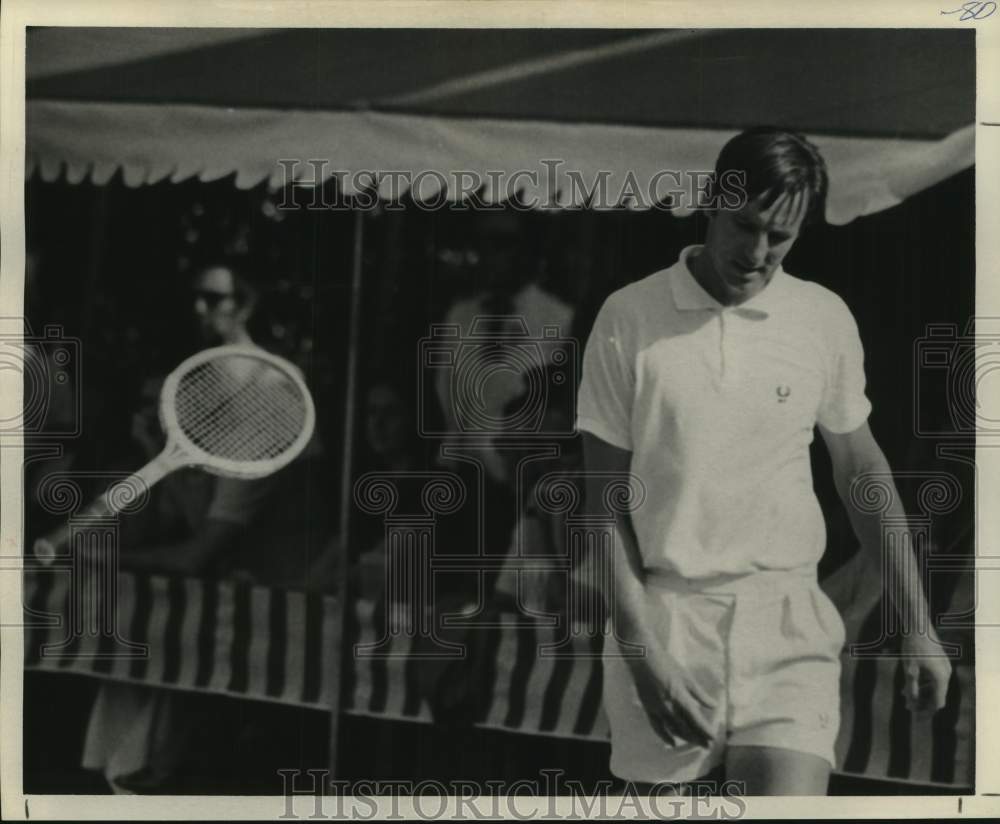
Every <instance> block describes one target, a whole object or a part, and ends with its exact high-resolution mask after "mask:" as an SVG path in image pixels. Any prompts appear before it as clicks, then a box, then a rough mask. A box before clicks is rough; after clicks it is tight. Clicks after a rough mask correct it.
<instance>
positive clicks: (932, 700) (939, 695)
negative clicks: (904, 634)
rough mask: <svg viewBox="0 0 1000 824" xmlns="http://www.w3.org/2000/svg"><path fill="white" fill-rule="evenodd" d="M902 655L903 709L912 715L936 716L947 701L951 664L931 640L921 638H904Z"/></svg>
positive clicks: (920, 636) (913, 636) (919, 636)
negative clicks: (926, 714) (904, 706)
mask: <svg viewBox="0 0 1000 824" xmlns="http://www.w3.org/2000/svg"><path fill="white" fill-rule="evenodd" d="M903 653H904V654H905V655H906V657H905V658H904V659H903V661H902V664H903V668H904V671H905V673H906V679H905V683H904V685H903V695H904V696H905V697H906V708H907V709H908V710H909V711H910V712H915V713H935V712H937V711H938V710H939V709H941V708H942V707H944V705H945V702H946V701H947V699H948V683H949V682H950V681H951V662H950V661H949V660H948V658H947V656H945V655H944V654H943V652H942V650H941V647H940V646H939V645H938V644H936V643H935V641H934V639H933V638H932V637H928V636H923V635H911V636H909V637H908V638H905V639H904V640H903Z"/></svg>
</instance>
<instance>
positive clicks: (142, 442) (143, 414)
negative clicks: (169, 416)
mask: <svg viewBox="0 0 1000 824" xmlns="http://www.w3.org/2000/svg"><path fill="white" fill-rule="evenodd" d="M162 388H163V377H162V376H155V377H150V378H146V379H145V380H144V381H143V383H142V389H141V390H140V393H139V401H138V406H137V408H136V411H135V412H134V413H133V415H132V431H131V434H132V440H133V441H135V443H137V444H138V445H139V446H141V447H142V449H143V451H144V452H145V453H146V454H147V455H149V456H150V457H152V456H153V455H155V454H157V453H158V452H159V451H160V449H161V448H162V446H163V444H162V441H163V433H162V430H161V428H160V418H159V408H160V389H162Z"/></svg>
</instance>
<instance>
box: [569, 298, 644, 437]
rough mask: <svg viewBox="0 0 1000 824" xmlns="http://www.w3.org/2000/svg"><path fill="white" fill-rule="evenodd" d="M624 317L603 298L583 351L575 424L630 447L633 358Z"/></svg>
mask: <svg viewBox="0 0 1000 824" xmlns="http://www.w3.org/2000/svg"><path fill="white" fill-rule="evenodd" d="M627 329H628V326H627V323H626V317H625V316H624V313H623V312H622V310H621V308H620V307H619V306H618V304H617V302H616V301H615V300H614V296H612V297H611V298H609V299H608V300H607V301H605V303H604V306H603V307H601V311H600V312H599V313H598V315H597V319H596V320H595V321H594V327H593V330H592V331H591V333H590V337H589V338H588V340H587V346H586V348H585V349H584V354H583V374H582V377H581V381H580V391H579V394H578V397H577V418H576V426H577V429H578V430H579V431H582V432H589V433H591V434H592V435H596V436H597V437H598V438H600V439H601V440H602V441H606V442H607V443H609V444H611V445H612V446H616V447H618V448H619V449H628V450H631V449H632V402H633V395H634V391H635V372H634V366H633V363H634V359H633V357H632V354H631V352H630V349H631V347H630V345H629V340H630V339H631V336H630V335H628V334H627V332H626V330H627Z"/></svg>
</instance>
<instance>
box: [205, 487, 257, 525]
mask: <svg viewBox="0 0 1000 824" xmlns="http://www.w3.org/2000/svg"><path fill="white" fill-rule="evenodd" d="M272 488H273V483H272V480H271V479H270V478H261V479H258V480H253V481H242V480H238V479H236V478H223V477H220V478H218V479H217V480H216V483H215V491H214V494H213V495H212V503H211V504H209V507H208V512H207V513H206V515H205V517H206V519H213V520H217V521H228V522H229V523H232V524H238V525H240V526H247V525H248V524H250V523H251V522H252V521H253V520H254V518H256V516H257V515H258V514H259V513H260V509H261V507H262V505H263V504H264V501H265V499H266V498H267V496H268V495H269V494H270V492H271V490H272Z"/></svg>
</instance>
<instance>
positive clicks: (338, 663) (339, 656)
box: [327, 209, 365, 779]
mask: <svg viewBox="0 0 1000 824" xmlns="http://www.w3.org/2000/svg"><path fill="white" fill-rule="evenodd" d="M364 225H365V224H364V211H363V210H362V209H355V210H354V245H353V253H352V261H351V307H350V316H349V321H348V322H349V323H350V329H349V331H348V342H347V378H346V385H345V387H344V397H345V398H346V408H345V410H344V433H343V449H342V450H341V454H342V456H343V459H342V460H343V463H342V466H341V475H340V530H339V532H340V541H339V546H338V551H339V553H340V558H339V562H338V568H339V577H340V580H339V581H338V586H339V590H338V591H339V593H340V598H341V599H342V600H341V605H340V607H341V609H340V620H339V621H337V622H335V628H334V633H333V636H334V637H333V641H332V644H331V647H332V648H331V650H330V652H331V655H330V658H329V662H328V664H327V675H328V677H329V681H328V682H327V683H329V685H330V696H331V704H330V749H329V757H328V762H329V770H330V773H329V776H327V778H328V779H333V778H336V777H337V767H338V755H339V753H338V752H337V742H338V735H339V733H340V704H341V695H340V693H341V681H342V680H343V664H344V661H345V660H346V659H347V656H348V655H349V654H350V650H347V649H345V647H344V627H345V624H346V622H347V620H348V617H349V615H350V610H351V605H352V603H353V601H352V597H353V593H352V592H351V591H350V580H351V579H350V569H351V557H350V556H351V552H350V547H351V511H352V501H353V500H354V496H353V483H354V441H355V430H356V428H357V425H356V422H355V421H356V415H357V407H358V372H359V368H360V361H361V283H362V281H361V270H362V264H363V252H364Z"/></svg>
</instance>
